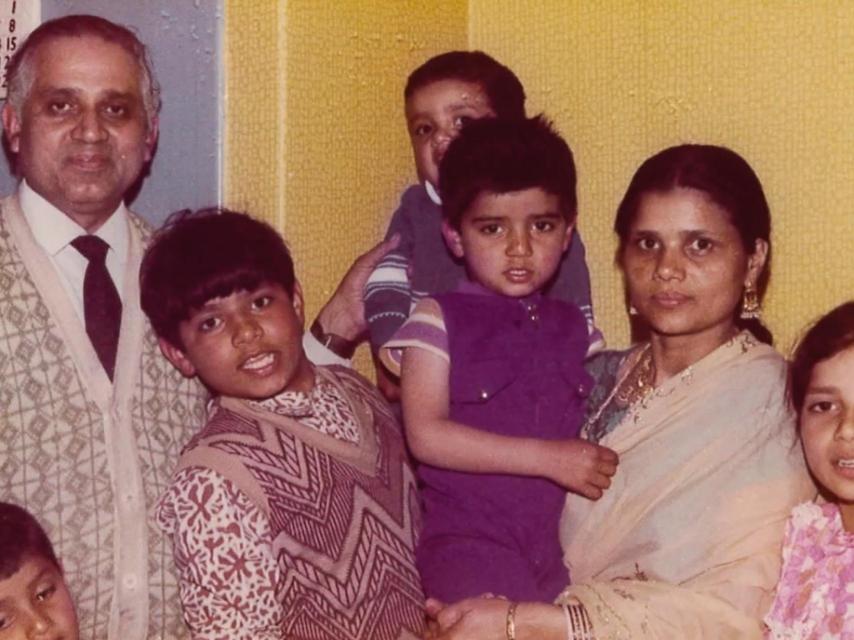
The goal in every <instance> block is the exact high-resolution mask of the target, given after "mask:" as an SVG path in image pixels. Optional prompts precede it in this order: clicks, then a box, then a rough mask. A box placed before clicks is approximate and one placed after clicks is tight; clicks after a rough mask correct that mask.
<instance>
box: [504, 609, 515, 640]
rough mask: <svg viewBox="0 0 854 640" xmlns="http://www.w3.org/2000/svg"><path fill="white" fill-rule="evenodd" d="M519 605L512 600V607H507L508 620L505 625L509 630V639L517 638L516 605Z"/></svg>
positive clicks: (507, 630)
mask: <svg viewBox="0 0 854 640" xmlns="http://www.w3.org/2000/svg"><path fill="white" fill-rule="evenodd" d="M517 606H519V603H517V602H511V603H510V607H509V608H508V609H507V622H506V624H505V626H504V630H505V631H506V632H507V640H516V607H517Z"/></svg>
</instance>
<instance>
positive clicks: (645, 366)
mask: <svg viewBox="0 0 854 640" xmlns="http://www.w3.org/2000/svg"><path fill="white" fill-rule="evenodd" d="M654 384H655V362H654V361H653V359H652V349H651V348H650V345H647V346H646V347H644V350H643V353H641V354H640V356H639V357H638V359H637V362H636V363H635V364H634V366H633V367H632V369H631V371H629V373H628V374H626V377H625V378H623V380H622V382H621V383H620V386H619V388H618V389H617V393H616V394H614V400H615V401H616V402H617V404H618V405H619V406H620V407H630V406H632V405H633V404H635V403H636V402H638V401H639V400H641V399H643V398H645V397H646V396H647V395H649V394H650V393H652V390H653V389H654V388H655V386H654Z"/></svg>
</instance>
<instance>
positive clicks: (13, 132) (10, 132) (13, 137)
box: [0, 101, 21, 153]
mask: <svg viewBox="0 0 854 640" xmlns="http://www.w3.org/2000/svg"><path fill="white" fill-rule="evenodd" d="M0 116H2V118H3V131H4V132H5V135H6V141H7V142H8V143H9V150H10V151H11V152H12V153H18V151H19V150H20V148H21V119H20V118H19V117H18V114H17V113H16V112H15V110H14V109H13V108H12V105H10V104H9V102H8V101H7V102H6V104H5V105H3V111H2V114H0Z"/></svg>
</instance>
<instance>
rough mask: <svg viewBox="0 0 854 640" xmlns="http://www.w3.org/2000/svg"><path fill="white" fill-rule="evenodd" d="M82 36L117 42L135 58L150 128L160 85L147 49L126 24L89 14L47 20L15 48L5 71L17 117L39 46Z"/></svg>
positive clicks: (28, 91)
mask: <svg viewBox="0 0 854 640" xmlns="http://www.w3.org/2000/svg"><path fill="white" fill-rule="evenodd" d="M83 36H95V37H98V38H100V39H101V40H104V41H105V42H109V43H112V44H117V45H119V46H120V47H121V48H122V49H124V50H125V51H127V52H128V53H129V54H130V55H131V56H132V57H133V58H134V60H136V63H137V65H138V66H139V71H140V74H139V75H140V87H139V88H140V92H141V93H142V100H143V106H144V108H145V115H146V121H147V123H148V126H149V127H151V125H152V123H153V121H154V117H155V116H156V115H157V112H158V110H159V109H160V85H159V84H158V83H157V78H156V77H155V76H154V68H153V65H152V64H151V58H150V56H149V54H148V48H147V47H146V46H145V45H144V44H143V43H142V42H141V41H140V39H139V38H138V37H137V36H136V34H135V33H134V32H133V31H131V30H130V29H128V28H127V27H123V26H121V25H117V24H115V23H113V22H110V21H109V20H105V19H104V18H99V17H98V16H91V15H73V16H64V17H62V18H56V19H55V20H48V21H47V22H45V23H43V24H41V25H39V27H38V28H37V29H35V30H34V31H33V32H32V33H31V34H30V35H29V36H28V37H27V39H26V40H24V42H23V44H22V45H21V46H20V47H18V49H17V50H16V51H15V53H14V55H13V56H12V59H11V60H10V61H9V66H8V68H7V70H6V79H7V83H8V93H7V100H8V102H9V104H10V105H11V106H12V108H13V109H14V110H15V113H17V114H18V115H19V116H20V114H21V108H22V107H23V106H24V102H26V100H27V98H28V97H29V93H30V90H31V89H32V87H33V83H34V81H35V69H34V68H33V64H34V62H35V56H36V52H37V51H38V49H39V47H41V46H42V45H44V44H46V43H48V42H51V41H53V40H56V39H59V38H69V37H71V38H79V37H83Z"/></svg>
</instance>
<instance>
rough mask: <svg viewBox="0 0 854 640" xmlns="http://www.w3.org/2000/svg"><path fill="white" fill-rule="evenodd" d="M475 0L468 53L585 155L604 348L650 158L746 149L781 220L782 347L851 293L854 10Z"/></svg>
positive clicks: (618, 311) (776, 279)
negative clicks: (623, 249)
mask: <svg viewBox="0 0 854 640" xmlns="http://www.w3.org/2000/svg"><path fill="white" fill-rule="evenodd" d="M532 7H533V5H532V4H529V3H521V2H518V1H516V0H472V2H471V3H470V20H471V22H470V45H471V46H472V47H473V48H482V49H484V50H486V51H489V52H490V53H492V54H493V55H495V56H496V57H497V58H499V59H500V60H502V61H503V62H505V63H506V64H508V65H509V66H510V67H511V68H513V69H514V70H515V71H516V72H517V74H518V75H519V77H520V78H521V80H522V82H523V83H524V85H525V87H526V89H527V93H528V96H529V98H528V105H529V112H531V113H534V112H537V111H545V112H547V113H548V114H549V115H550V116H552V117H553V118H554V119H555V121H556V124H557V125H558V127H559V129H560V130H561V131H562V133H563V134H564V135H565V136H566V138H567V139H568V140H569V141H570V144H571V145H572V147H573V149H574V150H575V152H576V160H577V163H578V165H579V204H580V217H579V221H580V222H579V226H580V228H581V230H582V235H583V237H584V240H585V242H586V243H587V248H588V251H589V255H590V269H591V273H592V280H593V288H594V299H595V304H596V310H597V314H598V317H599V321H600V324H601V325H602V327H603V328H604V330H605V333H606V336H607V337H608V340H609V343H610V344H612V345H615V346H619V345H623V344H625V343H626V340H627V337H628V327H627V323H626V321H625V313H624V310H623V295H622V288H621V282H620V278H619V275H618V273H617V271H616V269H615V268H614V267H613V253H614V249H615V245H616V243H615V240H614V237H613V233H612V231H611V225H612V222H613V216H614V211H615V210H616V206H617V204H618V203H619V200H620V198H621V196H622V194H623V191H624V190H625V188H626V186H627V185H628V181H629V179H630V178H631V175H632V173H633V171H634V170H635V169H636V168H637V166H638V165H639V164H640V163H641V162H642V161H643V160H644V159H645V158H646V157H648V156H649V155H651V154H652V153H654V152H655V151H658V150H659V149H662V148H664V147H666V146H669V145H672V144H677V143H680V142H686V141H698V142H708V143H714V144H722V145H726V146H729V147H732V148H733V149H735V150H737V151H738V152H740V153H741V154H742V155H744V156H745V158H747V160H748V161H749V162H750V163H751V165H752V166H753V167H754V169H755V170H756V171H757V173H758V174H759V177H760V178H761V180H762V182H763V185H764V186H765V192H766V195H767V196H768V199H769V202H770V204H771V210H772V216H773V226H774V233H773V238H772V241H773V246H774V265H773V270H772V278H771V286H770V288H769V292H768V296H767V299H766V307H767V313H766V319H767V322H768V324H769V327H770V328H771V329H772V331H773V332H774V333H775V335H776V337H777V344H778V346H779V347H780V348H781V349H782V350H784V351H787V350H788V347H789V346H790V345H791V343H792V341H793V339H794V338H795V336H796V335H797V333H798V332H799V331H800V329H801V328H802V327H803V326H804V325H805V324H806V323H807V322H808V321H810V320H811V319H813V318H814V317H815V316H817V315H820V314H821V313H823V312H824V311H826V310H828V309H829V308H830V307H832V306H834V305H835V304H837V303H839V302H842V301H843V300H846V299H850V298H854V154H852V149H853V148H854V3H851V2H847V3H846V2H836V1H830V2H815V1H814V2H797V3H796V2H744V1H742V0H716V1H715V2H681V1H679V0H674V1H672V2H664V1H661V0H659V1H657V2H650V1H643V0H641V1H637V2H581V1H578V2H567V1H566V0H546V1H545V2H539V3H537V9H536V10H532Z"/></svg>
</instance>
